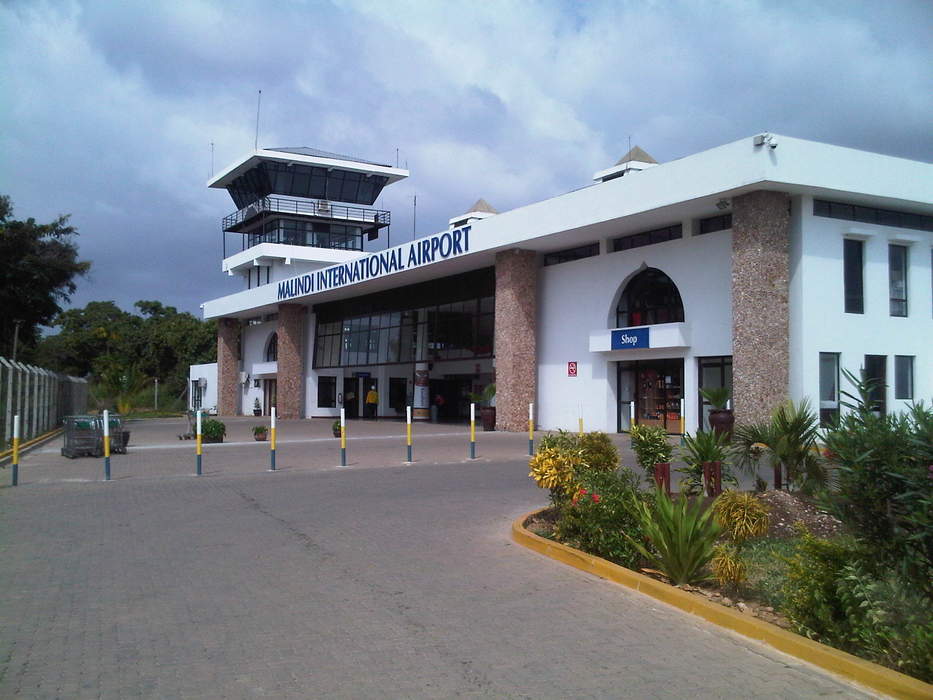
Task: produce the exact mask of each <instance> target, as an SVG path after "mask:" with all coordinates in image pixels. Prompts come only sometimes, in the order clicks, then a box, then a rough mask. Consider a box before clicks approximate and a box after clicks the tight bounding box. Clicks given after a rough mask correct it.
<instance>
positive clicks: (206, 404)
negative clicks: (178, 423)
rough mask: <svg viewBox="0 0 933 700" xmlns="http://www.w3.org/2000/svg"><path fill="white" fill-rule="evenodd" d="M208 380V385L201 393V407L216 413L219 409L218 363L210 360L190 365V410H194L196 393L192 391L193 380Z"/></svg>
mask: <svg viewBox="0 0 933 700" xmlns="http://www.w3.org/2000/svg"><path fill="white" fill-rule="evenodd" d="M202 377H203V378H204V379H206V380H207V386H206V387H204V392H203V393H202V395H201V408H203V409H205V410H207V411H211V412H214V413H216V411H217V363H216V362H209V363H207V364H203V365H189V366H188V410H194V404H193V401H194V395H193V393H192V391H191V382H195V381H197V380H199V379H201V378H202ZM212 409H213V410H212Z"/></svg>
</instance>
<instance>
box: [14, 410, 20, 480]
mask: <svg viewBox="0 0 933 700" xmlns="http://www.w3.org/2000/svg"><path fill="white" fill-rule="evenodd" d="M12 485H13V486H18V485H19V414H18V413H17V414H16V415H15V416H13V484H12Z"/></svg>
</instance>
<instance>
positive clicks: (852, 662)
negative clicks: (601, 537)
mask: <svg viewBox="0 0 933 700" xmlns="http://www.w3.org/2000/svg"><path fill="white" fill-rule="evenodd" d="M538 512H540V510H534V511H532V512H530V513H526V514H525V515H523V516H521V517H520V518H518V519H517V520H516V521H515V522H513V523H512V539H513V540H515V541H516V542H517V543H518V544H520V545H523V546H525V547H527V548H528V549H532V550H534V551H536V552H538V553H540V554H543V555H545V556H547V557H550V558H551V559H556V560H557V561H559V562H562V563H564V564H569V565H570V566H573V567H575V568H577V569H580V570H582V571H586V572H588V573H591V574H595V575H596V576H599V577H600V578H605V579H608V580H610V581H613V582H615V583H620V584H622V585H623V586H628V587H629V588H634V589H635V590H636V591H638V592H639V593H644V594H645V595H648V596H651V597H652V598H655V599H656V600H660V601H663V602H665V603H667V604H668V605H673V606H674V607H675V608H679V609H680V610H683V611H684V612H688V613H691V614H692V615H698V616H699V617H702V618H703V619H704V620H706V621H707V622H712V623H713V624H714V625H719V626H720V627H725V628H726V629H730V630H732V631H733V632H738V633H739V634H741V635H744V636H746V637H750V638H752V639H755V640H757V641H759V642H764V643H765V644H768V645H770V646H772V647H774V648H775V649H778V650H780V651H782V652H784V653H785V654H790V655H791V656H795V657H797V658H798V659H800V660H802V661H806V662H808V663H811V664H813V665H815V666H818V667H820V668H822V669H824V670H826V671H830V672H832V673H835V674H838V675H840V676H844V677H845V678H848V679H850V680H853V681H855V682H857V683H861V684H862V685H864V686H867V687H869V688H872V689H873V690H877V691H879V692H882V693H886V694H887V695H890V696H892V697H895V698H909V699H911V700H914V699H915V700H924V699H925V700H930V698H933V685H929V684H927V683H924V682H923V681H920V680H917V679H916V678H911V677H910V676H906V675H904V674H903V673H898V672H897V671H892V670H891V669H889V668H885V667H884V666H879V665H878V664H875V663H872V662H871V661H865V660H864V659H860V658H858V657H856V656H853V655H852V654H848V653H846V652H844V651H839V650H838V649H833V648H832V647H829V646H826V645H825V644H820V643H819V642H814V641H813V640H812V639H807V638H806V637H802V636H800V635H798V634H794V633H793V632H788V631H787V630H784V629H781V628H780V627H778V626H777V625H772V624H771V623H769V622H764V621H763V620H759V619H757V618H754V617H751V616H749V615H745V614H743V613H740V612H738V611H736V610H733V609H731V608H726V607H724V606H722V605H718V604H717V603H711V602H709V601H707V600H704V599H703V598H701V597H700V596H696V595H693V594H691V593H687V592H686V591H682V590H680V589H679V588H675V587H674V586H670V585H668V584H666V583H662V582H660V581H657V580H655V579H653V578H650V577H648V576H645V575H644V574H639V573H637V572H635V571H632V570H631V569H626V568H625V567H622V566H619V565H618V564H613V563H612V562H608V561H606V560H605V559H600V558H599V557H594V556H592V555H591V554H586V553H584V552H581V551H579V550H577V549H573V548H572V547H568V546H567V545H564V544H561V543H559V542H554V541H552V540H548V539H545V538H544V537H540V536H538V535H536V534H534V533H532V532H529V531H528V530H526V529H525V526H524V523H525V521H526V520H527V519H528V518H529V517H531V516H532V515H534V514H535V513H538Z"/></svg>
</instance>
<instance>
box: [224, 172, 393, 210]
mask: <svg viewBox="0 0 933 700" xmlns="http://www.w3.org/2000/svg"><path fill="white" fill-rule="evenodd" d="M388 180H389V178H388V177H386V176H385V175H372V174H365V173H358V172H353V171H351V170H339V169H336V168H333V169H330V168H320V167H315V166H311V165H299V164H297V163H279V162H275V161H263V162H261V163H259V164H258V165H257V166H256V167H254V168H251V169H249V170H247V171H246V172H245V173H243V174H242V175H241V176H240V177H238V178H236V180H234V181H233V182H232V183H231V184H230V185H229V186H228V187H227V191H228V192H229V193H230V196H231V197H232V198H233V201H234V202H235V203H236V205H237V207H238V208H240V209H242V208H243V207H245V206H246V205H248V204H251V203H252V202H255V201H256V200H257V199H260V198H262V197H267V196H268V195H270V194H281V195H286V196H289V197H305V198H310V199H327V200H331V201H335V202H351V203H353V204H372V203H373V202H375V201H376V199H377V198H378V197H379V194H380V193H381V192H382V188H383V187H385V184H386V182H388Z"/></svg>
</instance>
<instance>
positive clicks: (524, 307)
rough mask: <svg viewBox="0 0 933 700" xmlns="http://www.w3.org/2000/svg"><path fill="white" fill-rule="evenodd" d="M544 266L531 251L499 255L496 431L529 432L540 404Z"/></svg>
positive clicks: (497, 258) (497, 276) (497, 268)
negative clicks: (531, 412)
mask: <svg viewBox="0 0 933 700" xmlns="http://www.w3.org/2000/svg"><path fill="white" fill-rule="evenodd" d="M537 311H538V265H537V260H536V258H535V253H534V252H533V251H530V250H506V251H503V252H501V253H497V254H496V325H495V328H496V331H495V334H496V338H495V344H496V427H497V428H498V429H499V430H513V431H524V430H527V429H528V404H529V403H531V402H532V401H534V400H535V393H536V389H537V382H538V357H537V346H536V343H535V335H536V333H537Z"/></svg>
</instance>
